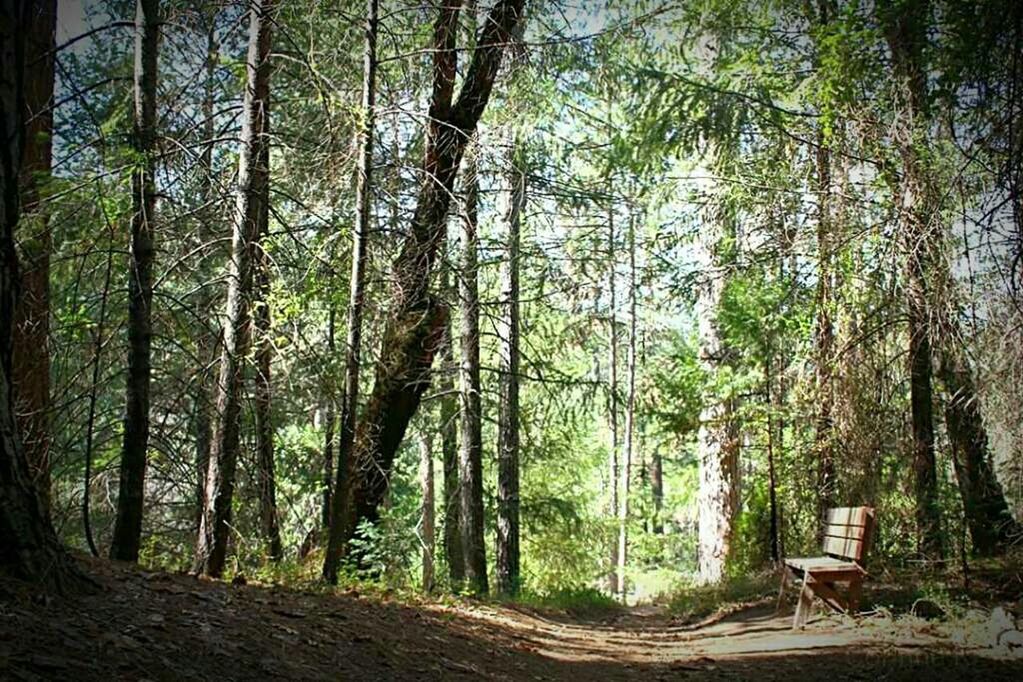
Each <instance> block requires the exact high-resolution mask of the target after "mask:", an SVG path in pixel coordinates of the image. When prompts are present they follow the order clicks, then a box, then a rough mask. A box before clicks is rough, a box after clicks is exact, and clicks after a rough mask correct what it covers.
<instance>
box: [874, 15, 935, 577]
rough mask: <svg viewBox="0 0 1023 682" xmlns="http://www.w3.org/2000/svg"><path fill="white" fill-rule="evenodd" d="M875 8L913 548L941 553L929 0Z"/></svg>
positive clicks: (928, 553)
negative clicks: (905, 358) (898, 267)
mask: <svg viewBox="0 0 1023 682" xmlns="http://www.w3.org/2000/svg"><path fill="white" fill-rule="evenodd" d="M879 11H880V12H881V14H882V17H881V19H882V25H883V26H884V31H885V37H886V39H887V42H888V47H889V49H890V50H891V53H892V70H893V75H894V78H895V80H896V86H897V92H898V95H899V101H898V102H897V106H898V110H897V111H896V114H895V121H894V125H893V128H892V133H893V134H892V136H893V138H894V142H895V144H896V147H897V148H898V151H899V155H900V157H901V161H902V173H901V177H900V178H899V180H898V182H897V187H896V191H897V208H898V211H899V235H900V240H901V243H902V247H903V250H904V252H905V254H906V274H905V292H906V307H907V310H908V317H909V374H910V410H911V418H912V431H913V455H912V463H913V473H914V495H915V498H916V521H917V528H918V533H919V551H920V554H921V555H922V556H924V557H925V558H931V559H939V558H941V557H942V556H943V553H944V552H943V548H942V542H941V512H940V509H939V507H938V486H937V471H936V467H935V456H934V405H933V391H932V385H931V384H932V375H933V367H932V360H931V350H932V349H931V332H930V329H929V313H928V289H927V268H928V264H929V262H930V260H931V258H930V253H929V252H930V241H931V238H930V236H929V234H928V233H929V231H930V227H929V224H928V223H929V221H930V219H931V218H932V217H936V216H931V215H929V210H928V208H929V207H928V204H929V203H930V199H931V196H930V194H931V192H932V191H933V188H930V187H929V186H928V183H927V179H926V177H925V176H924V169H923V168H921V161H920V159H919V156H918V153H917V149H916V144H917V143H918V142H919V138H920V136H921V135H923V134H924V133H925V125H924V121H926V119H927V111H926V104H927V103H926V97H927V94H926V87H927V86H926V74H925V72H924V66H923V50H924V47H925V44H926V30H927V29H926V24H927V18H928V15H929V13H930V7H929V3H928V2H927V0H908V1H907V2H900V3H892V2H887V1H886V2H885V3H884V4H883V5H882V6H881V7H879Z"/></svg>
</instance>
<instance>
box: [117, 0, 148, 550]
mask: <svg viewBox="0 0 1023 682" xmlns="http://www.w3.org/2000/svg"><path fill="white" fill-rule="evenodd" d="M159 4H160V3H159V1H158V0H138V4H137V5H136V13H135V119H134V130H133V134H132V148H133V151H134V152H135V154H137V155H138V157H139V161H138V163H139V164H140V167H138V168H136V169H135V171H134V172H133V173H132V218H131V259H130V262H129V271H128V385H127V391H126V407H125V416H124V440H123V445H122V447H121V469H120V486H119V491H118V495H117V519H116V520H115V522H114V536H113V540H112V542H111V545H110V558H111V559H119V560H121V561H137V560H138V558H139V545H140V543H141V541H142V507H143V497H144V493H145V477H146V451H147V450H148V448H149V388H150V375H151V373H152V369H151V364H150V363H151V357H150V355H151V349H150V346H151V343H152V337H153V322H152V313H153V311H152V304H153V255H154V253H155V248H154V245H153V242H154V232H155V223H156V179H155V172H156V153H157V149H156V141H157V138H156V79H157V71H156V68H157V64H156V62H157V50H158V49H159V40H160V16H159V13H160V7H159Z"/></svg>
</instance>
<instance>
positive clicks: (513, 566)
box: [496, 138, 526, 597]
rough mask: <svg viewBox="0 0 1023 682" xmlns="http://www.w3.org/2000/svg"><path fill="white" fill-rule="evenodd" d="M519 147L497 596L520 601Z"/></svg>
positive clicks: (511, 199)
mask: <svg viewBox="0 0 1023 682" xmlns="http://www.w3.org/2000/svg"><path fill="white" fill-rule="evenodd" d="M521 163H522V159H521V154H520V149H519V145H518V142H517V141H516V140H515V139H514V138H513V139H512V140H511V146H510V148H509V154H508V174H507V183H508V190H507V194H506V196H507V201H508V204H507V206H506V208H505V210H504V211H503V216H504V220H505V223H506V224H507V227H508V237H507V239H508V241H507V249H508V253H507V258H506V260H505V262H504V265H503V267H502V271H501V275H502V278H501V279H502V282H501V299H500V306H501V327H500V329H501V333H500V337H501V338H500V343H501V350H500V363H501V364H500V371H501V376H500V397H499V402H498V417H497V422H498V425H497V556H496V563H497V591H498V592H499V593H500V594H503V595H506V596H512V597H513V596H515V595H516V594H518V592H519V586H520V583H521V576H520V568H519V567H520V560H519V506H520V505H519V461H520V458H519V264H520V261H521V251H520V242H521V235H520V233H521V220H522V208H523V206H524V204H525V201H526V174H525V172H524V170H523V169H522V167H521Z"/></svg>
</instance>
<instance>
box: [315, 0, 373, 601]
mask: <svg viewBox="0 0 1023 682" xmlns="http://www.w3.org/2000/svg"><path fill="white" fill-rule="evenodd" d="M376 43H377V0H367V2H366V27H365V49H364V51H363V66H362V69H363V70H362V74H363V77H362V109H363V116H364V119H363V125H362V130H361V131H360V134H361V144H360V154H359V168H358V177H357V179H356V190H355V192H356V197H355V226H354V230H353V231H352V273H351V277H350V282H349V293H348V334H347V337H346V340H345V385H344V393H343V394H342V396H341V409H340V414H339V415H338V461H337V479H336V481H335V483H334V499H333V500H332V507H331V510H330V534H329V539H328V542H327V552H326V555H325V558H324V562H323V577H324V578H325V579H326V580H327V582H329V583H332V584H333V583H336V582H337V570H338V563H339V562H340V559H341V552H342V550H343V542H344V540H345V534H346V531H347V529H346V528H345V526H344V520H345V504H346V503H347V501H348V497H349V496H350V495H351V490H350V488H351V487H352V486H353V485H355V481H354V477H355V473H356V467H357V466H358V463H357V462H356V460H355V458H354V455H353V446H354V443H355V418H356V412H357V410H358V405H359V370H360V369H361V362H362V310H363V307H364V303H365V299H366V262H367V258H366V243H367V239H368V238H369V221H370V207H371V203H372V202H371V194H372V191H373V185H372V182H373V133H374V126H375V118H376V68H377V61H376ZM352 530H353V531H354V528H353V529H352Z"/></svg>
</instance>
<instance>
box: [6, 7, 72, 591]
mask: <svg viewBox="0 0 1023 682" xmlns="http://www.w3.org/2000/svg"><path fill="white" fill-rule="evenodd" d="M29 21H30V19H29V17H28V16H27V15H26V14H25V3H20V2H11V1H10V0H5V1H4V2H2V3H0V141H2V143H0V547H2V548H3V551H0V573H2V574H5V575H10V576H14V577H17V578H22V579H26V580H31V581H34V582H37V583H39V584H41V585H43V586H45V587H46V588H48V589H55V590H68V591H70V590H74V589H77V588H79V587H81V586H83V584H84V580H83V578H82V577H81V574H80V573H79V572H78V570H77V568H76V566H75V564H74V562H73V561H72V560H71V558H70V557H69V556H68V555H67V554H66V553H65V552H64V550H63V548H61V546H60V543H59V542H58V541H57V536H56V533H54V531H53V525H52V524H51V523H50V517H49V515H48V514H47V513H46V509H45V507H44V506H43V503H42V501H41V500H40V496H39V491H38V490H37V488H36V486H34V485H32V476H31V467H30V465H29V462H28V459H27V457H26V456H25V451H24V450H23V449H22V446H21V439H20V438H19V436H18V429H17V426H16V420H15V416H14V395H13V392H12V387H11V376H12V348H11V333H12V329H13V326H14V309H15V302H16V300H17V295H18V290H19V288H20V276H19V272H18V256H17V252H16V249H15V244H14V232H15V230H16V228H17V226H18V217H19V206H18V178H19V176H20V172H21V160H22V150H23V148H24V142H25V128H24V125H25V118H24V114H25V111H24V110H25V92H24V82H25V81H24V72H23V69H25V68H26V62H25V57H26V51H25V45H24V41H25V38H26V37H27V36H28V35H29Z"/></svg>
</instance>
